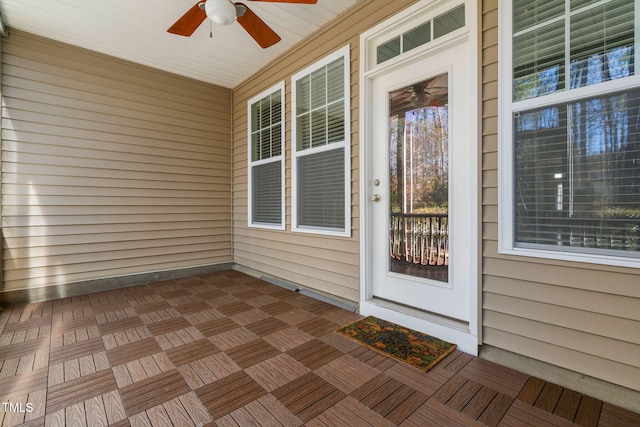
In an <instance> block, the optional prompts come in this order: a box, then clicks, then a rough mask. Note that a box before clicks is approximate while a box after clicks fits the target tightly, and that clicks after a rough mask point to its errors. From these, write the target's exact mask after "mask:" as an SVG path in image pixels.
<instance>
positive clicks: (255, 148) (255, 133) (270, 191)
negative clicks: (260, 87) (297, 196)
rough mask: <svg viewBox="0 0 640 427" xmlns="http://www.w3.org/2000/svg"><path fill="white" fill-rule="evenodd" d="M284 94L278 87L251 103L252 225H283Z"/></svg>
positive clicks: (250, 219) (250, 195)
mask: <svg viewBox="0 0 640 427" xmlns="http://www.w3.org/2000/svg"><path fill="white" fill-rule="evenodd" d="M282 95H283V90H282V89H277V90H275V91H273V92H272V93H271V94H268V95H266V96H264V97H262V98H261V99H258V100H256V101H255V102H253V103H251V104H250V129H249V131H250V143H251V147H250V150H249V168H250V173H249V175H250V178H249V179H250V184H251V185H250V193H249V209H250V218H249V222H250V224H251V225H256V226H281V225H283V224H282V222H283V220H282V212H283V196H282V192H283V182H282V174H283V159H282V138H283V136H284V135H283V131H282Z"/></svg>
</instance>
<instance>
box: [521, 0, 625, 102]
mask: <svg viewBox="0 0 640 427" xmlns="http://www.w3.org/2000/svg"><path fill="white" fill-rule="evenodd" d="M513 13H514V21H513V22H514V24H513V25H514V39H513V76H514V91H513V99H514V101H519V100H523V99H529V98H535V97H539V96H543V95H546V94H549V93H553V92H556V91H561V90H567V89H575V88H577V87H581V86H586V85H590V84H597V83H600V82H603V81H608V80H614V79H617V78H622V77H625V75H624V74H622V73H621V70H622V69H626V70H628V71H629V72H630V73H633V66H630V65H632V64H634V62H635V58H634V55H635V52H634V44H635V37H636V35H635V34H634V2H633V0H611V1H607V2H594V1H586V0H572V1H570V2H569V4H568V6H567V3H566V2H565V1H564V0H552V1H549V0H537V1H529V0H517V1H514V9H513ZM565 22H568V23H569V25H568V26H567V25H565ZM594 61H595V62H596V63H598V64H600V69H597V68H596V66H595V65H594Z"/></svg>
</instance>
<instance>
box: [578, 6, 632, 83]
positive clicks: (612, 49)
mask: <svg viewBox="0 0 640 427" xmlns="http://www.w3.org/2000/svg"><path fill="white" fill-rule="evenodd" d="M633 7H634V5H633V0H618V1H613V2H611V3H607V4H604V5H601V6H598V7H595V8H590V9H588V10H587V11H585V12H582V13H579V14H577V15H575V16H573V17H572V18H571V29H570V39H571V58H570V59H571V88H577V87H582V86H587V85H590V84H595V83H600V82H603V81H608V80H615V79H618V78H622V77H628V76H629V75H630V72H631V65H632V64H633V45H634V30H633Z"/></svg>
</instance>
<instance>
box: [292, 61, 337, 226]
mask: <svg viewBox="0 0 640 427" xmlns="http://www.w3.org/2000/svg"><path fill="white" fill-rule="evenodd" d="M344 51H345V52H346V51H347V50H346V49H344ZM338 53H339V52H338ZM347 64H348V59H347V57H346V54H334V55H332V56H330V57H328V58H326V59H325V60H324V61H321V62H320V63H319V64H318V65H316V66H312V67H310V71H309V72H302V73H301V74H300V75H298V76H297V77H296V76H294V79H293V80H294V83H293V84H294V85H295V105H294V109H293V111H294V120H295V141H294V153H295V154H294V156H295V157H294V162H295V165H294V170H295V173H294V180H295V182H294V189H295V192H294V195H295V200H294V203H295V211H294V212H295V218H294V227H295V228H296V229H297V230H302V229H304V230H313V231H314V232H327V233H330V234H332V233H345V232H346V231H347V217H348V203H349V201H348V198H347V192H348V191H349V187H348V185H349V182H348V181H349V179H348V173H347V167H349V165H347V160H346V158H347V156H348V149H347V144H348V142H347V126H348V124H347V111H348V110H347V108H348V99H347V92H346V88H347V87H348V85H347V81H348V66H347Z"/></svg>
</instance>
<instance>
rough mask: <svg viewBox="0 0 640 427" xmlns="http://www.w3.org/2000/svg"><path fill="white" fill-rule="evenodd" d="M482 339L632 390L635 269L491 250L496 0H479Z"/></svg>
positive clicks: (638, 370) (638, 332) (636, 355)
mask: <svg viewBox="0 0 640 427" xmlns="http://www.w3.org/2000/svg"><path fill="white" fill-rule="evenodd" d="M482 11H483V16H482V22H483V31H482V34H483V36H482V70H483V75H482V83H483V91H482V101H483V115H482V123H483V140H482V144H483V146H482V153H483V155H482V181H483V182H482V184H483V192H482V194H483V196H482V211H483V229H482V239H483V296H482V300H483V340H484V343H485V344H488V345H491V346H495V347H499V348H502V349H505V350H509V351H512V352H514V353H518V354H522V355H525V356H528V357H531V358H534V359H538V360H542V361H545V362H548V363H551V364H553V365H557V366H561V367H563V368H566V369H570V370H572V371H577V372H580V373H582V374H586V375H589V376H593V377H596V378H600V379H603V380H605V381H609V382H612V383H615V384H618V385H622V386H625V387H628V388H631V389H634V390H640V309H639V308H640V286H639V284H640V271H638V270H637V269H624V268H616V267H607V266H602V265H595V264H586V263H585V264H582V263H569V262H560V261H553V260H548V259H542V258H540V259H532V258H526V257H514V256H501V255H499V254H498V104H497V101H498V31H497V30H498V1H497V0H484V1H483V7H482Z"/></svg>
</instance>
